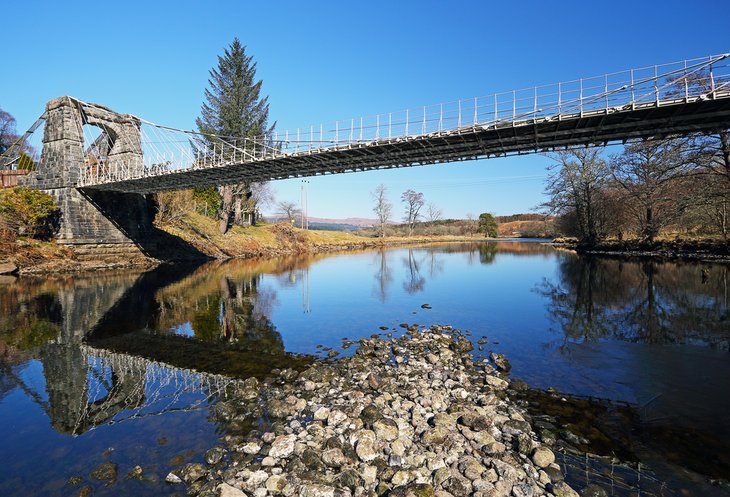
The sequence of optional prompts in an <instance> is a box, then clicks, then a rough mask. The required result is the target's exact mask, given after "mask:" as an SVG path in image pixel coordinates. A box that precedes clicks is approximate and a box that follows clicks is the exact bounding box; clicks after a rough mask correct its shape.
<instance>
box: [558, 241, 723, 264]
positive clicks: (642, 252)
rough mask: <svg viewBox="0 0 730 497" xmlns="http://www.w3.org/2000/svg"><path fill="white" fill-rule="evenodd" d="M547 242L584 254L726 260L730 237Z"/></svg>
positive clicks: (664, 258) (663, 258) (709, 260)
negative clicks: (717, 238)
mask: <svg viewBox="0 0 730 497" xmlns="http://www.w3.org/2000/svg"><path fill="white" fill-rule="evenodd" d="M551 245H553V246H555V247H559V248H565V249H570V250H574V251H576V252H577V253H579V254H587V255H602V256H612V257H642V258H643V257H648V258H655V259H661V260H674V259H692V260H697V261H708V262H716V261H730V240H709V239H708V240H681V239H680V240H655V241H653V242H647V241H641V240H605V241H601V242H596V243H592V244H588V243H579V242H578V241H577V240H575V239H566V238H556V239H555V240H554V241H553V242H552V243H551Z"/></svg>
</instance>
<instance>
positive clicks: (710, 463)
mask: <svg viewBox="0 0 730 497" xmlns="http://www.w3.org/2000/svg"><path fill="white" fill-rule="evenodd" d="M729 269H730V268H729V267H728V266H727V265H721V264H701V263H657V262H632V261H622V260H617V259H601V258H590V257H578V256H576V255H574V254H570V253H562V252H557V251H555V250H554V249H552V248H550V247H547V246H544V245H540V244H536V243H523V242H511V243H493V242H482V243H466V244H460V243H453V244H440V245H436V244H434V245H425V246H422V247H407V248H399V249H383V250H373V251H366V252H356V253H348V254H340V255H332V254H330V255H316V256H299V257H285V258H278V259H271V260H258V261H257V260H239V261H229V262H225V263H221V262H208V263H205V264H202V265H200V264H198V265H175V266H168V265H166V266H161V267H158V268H157V269H155V270H153V271H149V272H146V273H142V274H133V273H132V274H130V273H106V274H94V275H90V276H84V275H76V276H67V277H56V278H45V279H34V278H21V279H17V280H15V279H5V280H1V281H0V437H2V438H3V439H4V441H5V444H4V447H3V448H2V449H0V458H3V459H8V460H12V462H11V463H9V464H6V465H4V466H3V465H0V494H2V495H11V496H15V495H26V494H28V493H42V492H46V493H49V494H58V495H67V494H68V495H72V494H73V493H75V492H76V491H77V489H75V488H70V487H69V486H67V485H65V481H66V479H67V478H68V477H69V476H71V475H72V474H80V475H82V476H84V478H86V476H85V475H88V473H89V471H90V469H91V468H93V467H94V466H95V465H96V464H98V463H99V461H100V459H99V458H100V457H101V456H100V454H101V453H102V452H104V454H106V455H104V456H103V457H104V458H106V459H107V460H113V461H114V462H116V463H118V464H119V465H120V472H126V471H128V469H130V468H131V467H132V466H133V465H135V464H140V465H142V466H143V467H144V468H145V471H146V474H149V475H150V476H149V479H143V480H141V481H137V480H124V479H123V475H122V474H121V473H120V476H119V478H118V480H119V481H117V483H116V484H115V485H106V484H101V483H99V482H93V481H90V480H89V479H88V478H86V480H85V482H86V483H89V484H91V485H92V486H93V487H94V494H95V495H116V494H119V493H120V492H122V493H124V492H126V493H128V494H134V495H141V496H145V495H170V494H172V493H173V492H174V491H175V490H176V489H174V488H170V487H167V486H165V484H164V483H160V479H164V476H165V475H166V474H167V471H169V469H170V468H171V467H172V466H175V465H179V464H181V463H182V462H189V461H193V460H201V452H202V451H203V450H204V449H205V448H208V447H209V446H211V445H214V444H215V442H216V440H217V437H218V436H219V435H220V433H219V432H218V430H219V428H218V427H217V426H216V425H215V423H214V422H213V421H211V420H210V419H209V416H210V407H211V406H212V405H214V404H215V403H216V402H218V401H219V400H220V399H230V395H231V392H232V391H234V390H235V385H236V382H240V381H241V380H244V379H246V378H248V377H251V376H255V377H258V378H263V377H265V376H267V375H268V374H269V373H270V372H271V370H272V369H274V368H279V369H283V368H295V369H298V368H302V367H304V366H306V365H307V364H309V363H310V362H311V361H312V360H313V358H312V356H309V355H307V354H314V353H315V352H314V350H313V348H314V344H315V343H316V342H319V343H324V344H325V345H328V346H329V347H333V348H337V347H338V346H339V344H340V343H341V342H340V340H341V338H342V337H343V336H345V335H346V336H348V337H349V338H354V339H357V338H360V337H367V336H369V335H370V334H371V333H372V332H373V331H375V330H376V329H377V328H378V327H381V326H382V325H384V324H387V325H388V327H396V326H397V323H402V322H403V319H404V316H405V315H411V314H416V313H418V314H419V316H418V319H419V320H432V322H440V323H449V324H454V325H455V326H457V327H461V328H465V329H470V330H473V331H474V332H475V333H484V334H489V339H490V342H491V343H489V345H488V346H487V347H495V350H497V351H499V352H503V353H505V354H507V356H508V357H509V358H510V360H511V361H512V363H513V366H514V368H513V374H514V375H515V376H516V377H524V378H525V379H528V380H530V381H531V382H535V383H536V385H535V386H537V387H539V388H546V387H547V386H549V385H550V384H555V386H557V387H558V388H559V389H560V390H561V391H565V392H567V393H575V394H580V395H594V396H596V397H605V398H609V399H612V400H620V401H625V403H624V404H617V405H611V404H610V403H605V402H604V401H599V402H597V403H594V407H595V406H598V407H595V409H593V408H591V407H590V406H589V405H588V404H584V403H582V402H583V401H582V400H581V401H580V402H578V403H577V404H576V405H575V406H574V407H573V408H570V409H568V406H569V403H566V402H565V401H562V400H557V401H556V400H554V399H552V397H551V396H548V397H549V398H545V399H541V398H538V397H531V398H527V399H525V401H526V402H531V403H536V404H538V405H541V409H544V410H545V411H546V412H547V413H549V414H550V415H551V416H553V417H555V418H556V420H562V421H560V422H562V423H563V424H566V425H571V427H574V428H575V430H576V431H578V432H579V433H581V434H582V435H581V436H585V437H586V438H588V439H590V440H591V441H592V442H593V443H592V444H591V446H592V450H594V451H596V450H600V451H601V452H605V453H606V454H609V453H613V454H616V455H619V456H621V457H623V458H625V459H627V460H642V461H644V460H652V461H656V460H661V464H663V463H664V462H667V463H669V464H675V465H677V467H680V466H681V467H682V468H689V469H691V470H693V471H695V472H697V473H701V474H705V475H710V476H713V477H724V478H727V477H728V476H729V475H730V461H728V460H727V458H726V457H725V455H726V454H730V400H728V399H729V398H730V396H728V395H725V394H724V393H725V392H728V391H730V361H729V360H728V349H729V348H730V347H729V345H728V344H730V317H729V315H728V305H729V304H730V294H729V286H730V275H729V272H728V270H729ZM424 302H428V303H430V304H431V305H432V307H433V309H431V306H428V307H423V305H422V304H424ZM414 319H415V318H414ZM422 324H426V323H422ZM325 350H327V349H326V348H325ZM340 352H341V353H352V350H350V351H349V352H348V351H345V350H341V351H340ZM475 353H476V351H475ZM485 353H486V352H485ZM540 382H543V383H547V384H539V383H540ZM581 382H582V383H581ZM565 397H566V398H568V399H569V398H570V397H569V396H567V395H566V396H565ZM561 398H562V397H561ZM589 413H591V414H590V415H589ZM163 414H164V416H162V415H163ZM561 429H562V428H561ZM69 435H73V436H69ZM158 439H159V440H164V443H162V442H160V443H158ZM140 440H143V441H140ZM110 447H116V451H111V452H109V451H108V450H107V449H108V448H110ZM707 447H712V448H711V449H709V450H708V449H707ZM579 448H581V447H579ZM41 450H43V451H44V453H47V454H49V455H48V457H47V458H46V459H45V460H43V461H40V462H38V461H37V459H38V457H37V456H38V454H39V453H40V452H39V451H41ZM109 454H111V455H109ZM657 464H659V463H657ZM38 474H41V475H43V478H38V477H37V475H38ZM145 478H147V477H145Z"/></svg>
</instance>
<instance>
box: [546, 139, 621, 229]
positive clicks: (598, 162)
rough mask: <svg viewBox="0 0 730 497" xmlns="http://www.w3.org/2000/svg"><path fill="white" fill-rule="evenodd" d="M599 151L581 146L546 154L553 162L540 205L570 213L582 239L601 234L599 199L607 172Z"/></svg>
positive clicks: (551, 211)
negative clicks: (574, 218) (581, 147)
mask: <svg viewBox="0 0 730 497" xmlns="http://www.w3.org/2000/svg"><path fill="white" fill-rule="evenodd" d="M600 154H601V149H598V148H585V149H575V150H565V151H560V152H555V153H554V154H552V155H550V157H551V158H552V159H553V160H554V161H555V163H554V164H553V165H552V166H551V167H550V168H549V169H550V170H551V171H552V172H551V173H550V175H549V176H548V180H547V187H546V188H545V193H546V195H547V196H548V198H549V200H548V201H547V202H545V203H544V204H543V205H542V206H543V207H544V208H546V209H547V211H548V212H549V213H551V214H556V215H570V214H574V215H575V217H576V228H577V234H578V237H579V238H580V239H581V240H582V241H585V242H595V241H596V240H597V239H599V238H601V237H602V236H604V234H605V230H604V225H605V220H606V213H605V212H604V211H603V210H602V209H601V208H600V201H601V192H602V191H603V189H604V188H605V187H606V185H607V184H608V179H609V177H610V172H609V169H608V166H607V164H606V161H605V160H603V158H602V157H601V155H600Z"/></svg>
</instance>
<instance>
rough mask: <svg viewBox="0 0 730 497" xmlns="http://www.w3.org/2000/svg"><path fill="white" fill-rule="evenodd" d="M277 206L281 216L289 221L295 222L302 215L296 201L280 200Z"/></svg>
mask: <svg viewBox="0 0 730 497" xmlns="http://www.w3.org/2000/svg"><path fill="white" fill-rule="evenodd" d="M276 207H277V209H278V210H277V213H278V214H279V216H280V217H281V218H284V219H285V220H286V221H287V222H289V223H295V222H296V220H297V219H298V218H299V217H300V215H301V211H300V210H299V206H297V204H296V203H294V202H279V203H278V204H276Z"/></svg>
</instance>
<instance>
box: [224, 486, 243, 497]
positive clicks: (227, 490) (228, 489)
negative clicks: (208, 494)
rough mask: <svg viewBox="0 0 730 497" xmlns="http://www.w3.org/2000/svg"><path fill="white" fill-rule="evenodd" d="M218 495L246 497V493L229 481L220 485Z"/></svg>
mask: <svg viewBox="0 0 730 497" xmlns="http://www.w3.org/2000/svg"><path fill="white" fill-rule="evenodd" d="M218 497H246V494H245V493H243V490H239V489H237V488H236V487H232V486H231V485H229V484H228V483H221V484H220V485H218Z"/></svg>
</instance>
